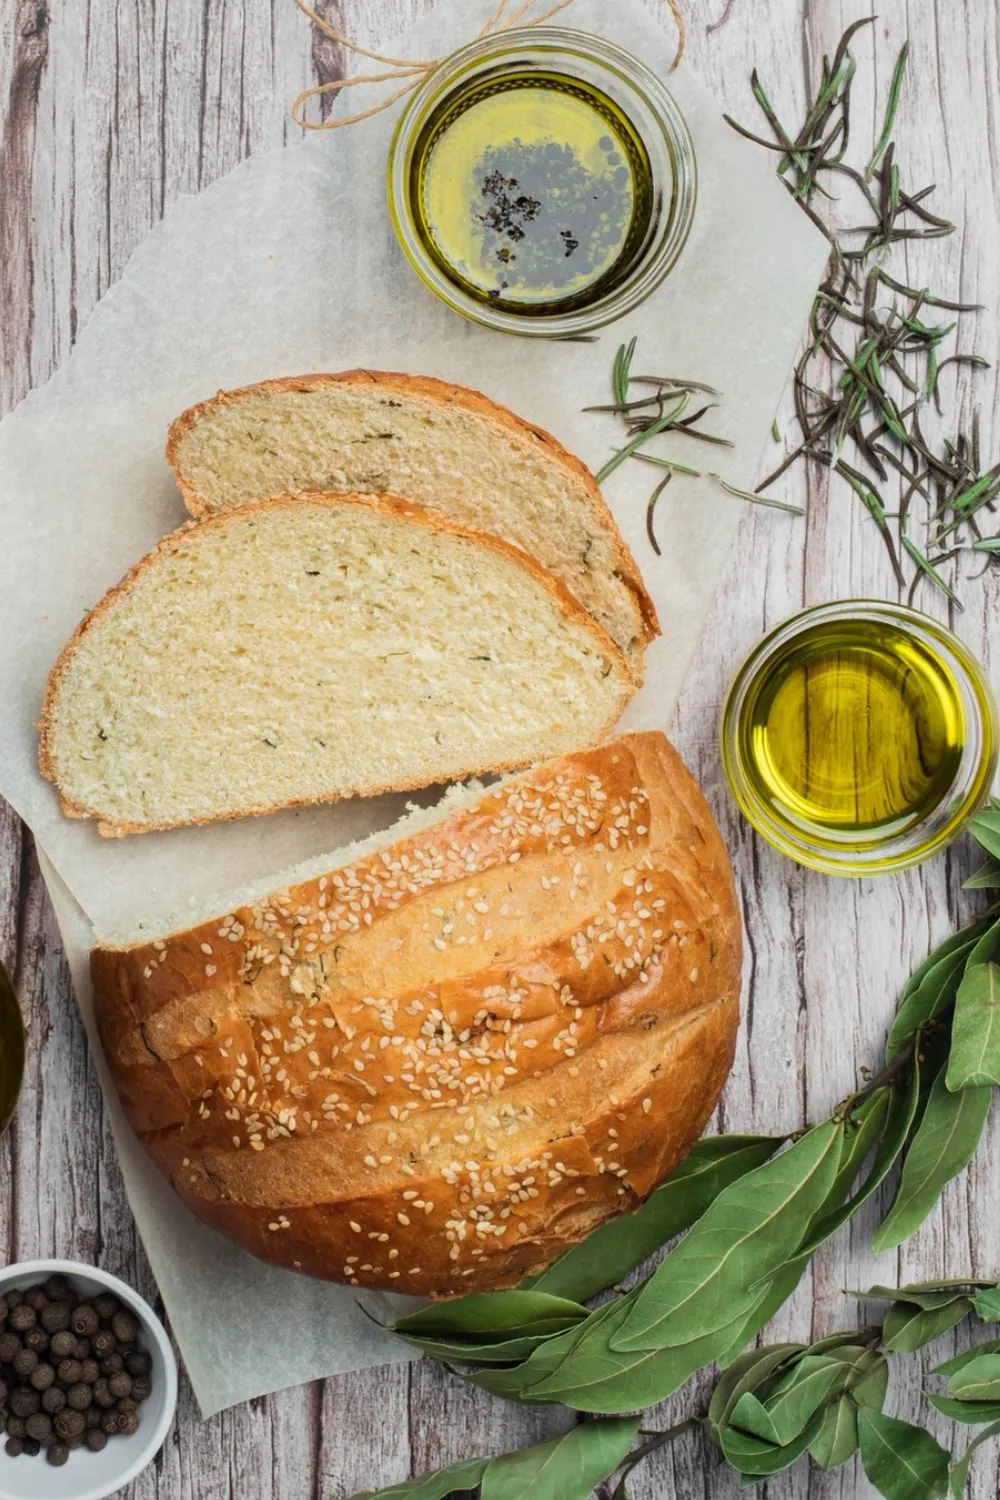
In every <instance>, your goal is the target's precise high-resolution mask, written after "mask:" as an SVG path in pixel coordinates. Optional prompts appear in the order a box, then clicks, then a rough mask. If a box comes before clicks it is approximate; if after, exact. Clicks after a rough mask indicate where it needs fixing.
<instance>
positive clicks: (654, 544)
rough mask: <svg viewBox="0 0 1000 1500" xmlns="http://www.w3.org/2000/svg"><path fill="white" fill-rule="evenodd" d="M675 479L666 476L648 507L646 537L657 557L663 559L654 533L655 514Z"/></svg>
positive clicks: (651, 497)
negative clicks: (666, 490)
mask: <svg viewBox="0 0 1000 1500" xmlns="http://www.w3.org/2000/svg"><path fill="white" fill-rule="evenodd" d="M673 477H674V476H673V474H664V476H663V478H662V479H661V480H660V482H659V484H658V485H657V486H656V489H655V490H654V491H653V493H652V494H651V495H650V497H649V504H648V505H647V506H646V535H647V536H648V537H649V544H650V546H651V547H652V549H653V551H654V552H655V553H656V555H657V557H662V556H663V553H662V552H661V551H660V544H659V542H658V541H657V540H656V535H655V533H654V531H653V514H654V512H655V510H656V502H657V500H659V498H660V496H661V495H662V494H663V491H664V490H665V489H666V487H667V485H668V484H669V483H670V481H671V480H672V479H673Z"/></svg>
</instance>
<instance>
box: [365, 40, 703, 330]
mask: <svg viewBox="0 0 1000 1500" xmlns="http://www.w3.org/2000/svg"><path fill="white" fill-rule="evenodd" d="M534 50H539V51H542V52H549V53H555V54H558V53H562V54H564V55H566V56H569V57H573V56H576V57H582V58H584V59H585V60H586V61H587V62H589V63H592V64H596V65H597V66H598V67H599V68H600V69H601V70H603V71H604V72H605V73H613V74H614V75H615V76H616V78H617V79H618V80H619V82H623V83H624V84H625V85H626V86H627V88H628V89H629V90H630V91H631V92H632V93H633V95H635V96H636V97H637V98H638V99H639V101H640V102H641V103H642V104H643V105H644V106H645V108H646V109H647V110H648V111H649V113H650V115H651V116H652V118H653V120H654V122H655V124H656V125H657V126H658V127H659V130H660V131H661V132H662V135H663V139H664V141H665V143H666V148H667V152H668V154H669V156H670V159H671V163H672V166H673V172H674V203H673V208H672V211H671V213H670V215H669V217H668V218H667V220H666V222H665V224H664V225H663V226H662V228H661V229H659V230H658V231H657V233H656V234H655V235H654V236H653V238H652V241H651V244H650V246H647V248H646V251H645V252H644V254H643V256H642V258H641V260H640V261H639V262H638V264H637V266H636V267H634V268H633V269H632V271H631V272H630V273H629V275H628V276H627V277H626V279H625V280H624V281H623V282H622V283H621V284H620V285H619V286H617V287H615V288H613V289H612V290H611V291H610V292H608V293H607V294H606V295H605V296H604V297H602V298H600V299H599V300H598V301H597V302H595V303H594V304H592V306H590V307H584V308H577V309H573V310H570V311H567V312H555V313H549V314H541V315H532V316H526V315H524V314H519V313H512V312H506V311H501V310H499V309H495V308H491V307H490V306H489V305H488V304H486V303H482V302H479V301H477V300H476V299H475V298H474V297H471V296H468V295H466V294H464V293H463V292H462V291H461V290H460V289H459V288H458V287H457V286H456V285H455V284H454V283H453V282H452V281H450V280H449V279H448V278H447V277H446V276H445V275H444V273H443V272H441V271H440V270H439V269H438V268H437V267H436V266H435V265H434V262H433V261H432V259H431V257H430V256H429V255H428V254H427V253H426V251H425V250H424V247H423V245H422V242H421V240H420V237H419V235H418V234H417V233H416V231H415V229H414V227H413V214H412V211H411V207H410V195H409V192H408V182H407V177H408V166H409V160H410V154H411V150H412V147H413V144H414V142H415V140H416V138H417V135H418V132H419V130H420V128H421V126H422V125H423V123H424V121H425V119H426V116H427V114H428V113H429V111H430V109H432V108H433V107H434V106H435V105H436V104H437V103H438V102H439V100H440V99H441V98H443V97H446V95H447V92H448V91H449V89H450V88H452V87H454V86H457V85H458V84H459V83H460V82H461V80H462V74H463V71H465V70H466V69H467V68H469V67H470V66H471V67H473V68H475V66H476V65H477V64H478V63H480V62H483V63H488V62H490V61H491V60H493V59H502V58H503V56H504V55H505V54H507V53H510V54H513V55H516V54H518V53H519V52H520V53H529V52H532V51H534ZM632 124H633V126H634V128H635V129H636V130H639V125H638V123H637V122H636V121H635V119H633V120H632ZM639 133H640V135H643V136H644V132H642V131H640V132H639ZM644 138H645V136H644ZM386 177H387V188H388V200H389V216H390V219H391V221H392V225H393V229H394V230H395V233H396V238H397V240H398V241H399V244H400V246H401V248H402V250H403V253H404V255H405V256H406V259H407V261H408V262H409V264H410V266H411V268H412V270H413V271H414V272H415V273H416V274H417V276H418V277H419V278H420V280H421V281H422V282H423V284H424V285H425V286H426V287H427V288H428V289H429V290H430V291H432V292H433V293H434V294H435V296H437V297H438V298H439V299H440V300H441V301H442V302H444V303H445V304H446V305H447V306H448V307H450V308H451V309H452V310H453V311H455V312H458V313H460V314H461V315H462V316H463V317H465V318H467V319H469V320H470V321H471V322H474V323H478V324H480V325H481V326H483V327H486V328H492V329H494V330H498V331H500V332H504V333H512V334H517V335H520V336H521V337H523V338H550V339H551V338H554V339H559V338H572V337H575V336H577V335H579V334H583V333H591V332H593V331H594V330H595V329H597V328H602V327H604V326H605V325H606V324H608V323H611V322H614V321H616V320H617V319H618V318H621V317H624V316H626V314H628V313H630V312H633V311H634V310H635V308H636V307H638V306H639V305H640V304H641V303H642V302H644V301H645V299H646V298H647V297H648V296H650V295H651V294H652V293H653V292H655V291H656V289H657V288H658V287H659V286H660V285H661V284H662V282H663V281H664V280H665V279H666V277H667V276H668V275H669V274H670V272H671V271H672V270H673V268H674V266H675V265H676V264H677V261H678V260H679V259H680V256H681V253H682V252H683V250H684V247H685V245H686V244H687V241H688V238H689V236H690V232H691V227H692V224H693V223H694V215H695V207H696V203H697V197H698V166H697V157H696V153H695V147H694V140H693V139H692V136H691V131H690V128H689V126H688V123H687V120H686V118H685V116H684V113H683V111H682V110H681V108H680V106H679V105H678V103H677V102H676V100H675V99H674V97H673V95H672V94H671V93H670V91H669V89H667V87H666V86H665V84H664V83H663V82H662V81H661V80H660V79H659V78H658V77H657V75H656V74H655V73H654V72H653V71H652V69H651V68H649V67H647V65H646V64H645V63H644V62H643V61H642V60H641V58H638V57H636V56H635V55H634V54H633V53H631V52H629V51H628V50H627V48H625V47H621V46H619V44H618V43H617V42H611V41H608V40H607V39H606V38H604V37H600V36H597V35H596V34H594V33H593V32H589V31H579V30H574V29H572V28H570V27H562V26H531V27H512V28H511V29H510V30H508V31H501V32H492V33H490V35H488V36H485V37H477V38H475V39H474V40H473V41H471V42H469V43H467V44H466V45H465V46H464V47H459V48H457V49H456V50H455V51H454V52H451V53H449V54H448V56H447V57H445V58H443V59H442V61H441V62H440V63H438V64H437V66H436V67H435V68H433V69H432V71H431V72H430V73H428V75H427V77H426V78H424V79H422V80H421V81H420V84H419V86H418V87H417V89H416V90H415V91H414V93H413V94H412V96H411V97H410V98H409V99H408V100H407V102H406V104H405V106H404V108H403V110H402V113H401V114H400V117H399V119H398V120H397V122H396V126H395V129H394V131H393V135H392V140H391V143H390V146H389V155H388V160H387V164H386Z"/></svg>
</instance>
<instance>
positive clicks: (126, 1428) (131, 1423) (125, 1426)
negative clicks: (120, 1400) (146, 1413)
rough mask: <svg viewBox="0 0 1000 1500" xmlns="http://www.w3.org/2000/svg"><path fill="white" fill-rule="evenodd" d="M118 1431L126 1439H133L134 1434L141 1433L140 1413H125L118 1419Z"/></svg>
mask: <svg viewBox="0 0 1000 1500" xmlns="http://www.w3.org/2000/svg"><path fill="white" fill-rule="evenodd" d="M118 1431H119V1432H121V1433H124V1435H125V1436H126V1437H131V1436H132V1434H133V1432H138V1431H139V1413H138V1412H134V1411H127V1412H123V1413H122V1415H121V1416H120V1417H119V1419H118Z"/></svg>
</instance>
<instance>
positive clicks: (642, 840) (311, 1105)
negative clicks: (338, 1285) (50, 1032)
mask: <svg viewBox="0 0 1000 1500" xmlns="http://www.w3.org/2000/svg"><path fill="white" fill-rule="evenodd" d="M192 920H194V921H195V922H196V924H197V925H193V926H192V925H191V923H192ZM184 928H185V929H186V930H179V931H178V930H177V929H174V930H173V931H167V932H162V929H161V934H162V935H160V936H157V935H155V934H156V929H155V928H154V929H152V930H151V932H150V933H148V934H147V935H146V937H145V939H144V941H142V942H140V943H138V944H134V945H133V944H127V945H125V946H113V945H112V944H111V943H105V944H104V945H103V946H102V947H99V948H96V949H95V950H94V951H93V953H92V954H91V972H92V974H93V979H94V1013H95V1016H96V1019H97V1024H98V1028H99V1031H100V1035H101V1040H102V1043H103V1046H104V1051H105V1054H106V1056H107V1059H108V1063H109V1065H110V1068H111V1072H112V1075H113V1077H114V1080H115V1084H116V1086H117V1089H118V1092H119V1096H120V1098H121V1102H122V1105H123V1107H124V1110H125V1114H126V1116H127V1117H128V1119H129V1122H130V1123H131V1125H132V1127H133V1129H134V1130H135V1131H136V1133H137V1135H138V1137H139V1139H140V1141H141V1142H142V1143H143V1145H144V1146H145V1147H146V1149H147V1150H148V1151H149V1153H150V1154H151V1156H152V1158H153V1160H154V1161H155V1162H156V1164H157V1165H158V1166H159V1167H160V1169H161V1170H162V1171H163V1172H164V1173H165V1175H166V1176H167V1177H168V1178H169V1180H170V1181H171V1182H172V1184H173V1186H174V1188H175V1189H176V1190H177V1192H178V1193H180V1194H181V1196H182V1197H183V1198H184V1199H185V1201H186V1202H187V1203H188V1204H189V1205H190V1207H191V1208H192V1209H193V1210H194V1212H195V1213H196V1214H198V1215H200V1217H201V1218H202V1219H204V1220H205V1222H206V1223H208V1224H210V1225H212V1227H213V1228H215V1229H217V1230H219V1231H220V1232H221V1233H223V1234H227V1235H229V1236H230V1237H231V1238H232V1239H234V1240H236V1241H237V1242H238V1243H239V1244H241V1245H243V1246H244V1247H245V1248H246V1249H248V1250H250V1251H251V1252H252V1253H253V1254H255V1255H258V1256H261V1257H262V1258H263V1259H264V1260H266V1261H270V1262H271V1263H273V1264H275V1265H279V1266H286V1267H288V1268H289V1269H294V1270H298V1271H302V1272H304V1273H306V1274H309V1275H313V1276H324V1277H329V1278H332V1279H335V1280H338V1281H347V1282H349V1283H351V1284H353V1285H355V1286H368V1287H383V1288H385V1289H387V1290H389V1291H399V1292H411V1293H414V1294H417V1295H421V1296H433V1297H447V1296H453V1295H455V1294H456V1293H460V1292H474V1291H484V1290H487V1289H488V1288H491V1287H502V1286H510V1285H513V1284H515V1283H516V1282H518V1281H520V1280H521V1279H522V1278H523V1277H525V1276H528V1275H531V1274H533V1273H535V1272H538V1271H541V1270H542V1269H543V1268H544V1267H545V1266H546V1265H547V1264H548V1263H549V1262H550V1261H551V1260H552V1259H553V1258H554V1257H555V1256H557V1255H559V1254H560V1253H561V1252H562V1251H563V1250H565V1249H566V1248H567V1247H568V1246H570V1245H572V1244H573V1243H574V1242H575V1241H577V1240H579V1239H581V1238H582V1237H583V1236H584V1235H585V1234H587V1233H589V1232H590V1231H591V1230H592V1229H594V1228H596V1226H597V1225H598V1224H600V1223H601V1222H602V1221H604V1220H606V1219H608V1218H611V1217H612V1216H613V1215H615V1214H619V1213H622V1212H624V1211H628V1210H630V1209H634V1208H635V1207H636V1206H637V1205H638V1203H639V1202H640V1201H641V1199H642V1198H644V1197H645V1196H646V1194H647V1193H649V1192H650V1191H651V1189H652V1188H653V1187H654V1186H655V1184H656V1183H657V1182H659V1181H660V1180H661V1179H662V1177H663V1176H664V1175H665V1174H666V1173H667V1172H669V1171H670V1170H671V1169H672V1168H673V1167H674V1165H675V1164H676V1163H677V1162H678V1161H679V1160H680V1158H681V1157H682V1156H684V1154H685V1153H686V1151H687V1149H688V1147H689V1146H690V1144H691V1142H692V1141H693V1140H694V1139H695V1138H696V1137H697V1136H698V1135H699V1134H700V1132H701V1131H702V1129H703V1128H704V1126H705V1124H706V1122H707V1120H708V1118H709V1116H710V1114H711V1112H712V1110H713V1108H714V1107H715V1102H716V1100H717V1098H718V1095H719V1091H720V1089H721V1088H722V1085H723V1082H724V1080H725V1077H726V1074H727V1073H728V1071H729V1067H730V1064H731V1062H732V1058H733V1050H734V1045H735V1040H736V1027H737V1020H738V997H739V990H740V913H739V907H738V905H737V901H736V893H735V890H734V887H733V878H732V874H731V871H730V868H729V861H728V859H727V857H726V851H725V848H724V846H723V843H722V840H721V838H720V837H719V833H718V830H717V829H716V827H715V824H714V823H713V821H712V815H711V813H710V811H709V809H708V807H707V806H706V804H705V801H704V798H703V797H702V796H701V793H700V792H699V790H698V788H697V786H696V785H695V782H694V781H693V779H692V777H691V776H690V774H689V773H688V772H687V771H686V770H685V768H684V766H683V764H682V763H681V761H680V759H679V758H678V756H677V755H676V753H675V752H674V751H673V750H672V749H671V747H670V745H669V744H668V743H667V741H666V739H665V738H664V736H663V735H662V734H658V733H646V734H635V735H626V736H625V737H623V738H621V739H617V740H612V741H611V742H609V743H608V744H605V745H601V746H600V747H598V748H597V749H595V750H588V751H581V752H579V753H578V754H575V755H569V756H565V757H563V758H561V759H559V760H556V761H552V762H549V763H548V764H546V765H542V766H536V767H533V768H532V769H531V770H530V771H527V772H524V773H522V774H520V775H517V776H512V777H510V778H509V779H508V780H506V781H504V782H503V783H502V784H501V785H500V786H498V787H494V788H492V789H491V790H490V791H489V792H482V791H480V793H479V795H478V796H477V797H475V798H473V799H471V800H463V801H459V802H456V801H454V800H453V799H449V800H448V802H447V803H446V804H444V805H443V806H441V807H439V808H438V809H437V812H436V814H424V815H420V821H419V822H415V821H413V820H412V819H411V820H408V821H407V822H406V823H404V824H397V825H396V827H395V828H393V829H390V830H387V832H386V833H385V834H384V835H381V836H380V837H379V839H378V842H377V845H376V846H375V847H372V846H371V845H369V846H368V847H367V848H365V849H359V848H357V847H355V848H352V849H343V850H340V851H338V852H337V853H335V854H330V855H328V856H327V858H326V860H325V862H320V861H313V862H311V867H310V868H308V870H306V869H300V870H299V871H297V872H293V873H290V874H289V875H288V876H286V877H283V878H282V879H276V880H275V881H274V882H273V883H272V884H271V887H270V889H269V890H267V891H262V890H258V891H256V892H251V891H244V892H240V893H239V894H238V895H236V896H235V897H231V898H230V900H229V903H228V904H226V903H225V901H224V900H223V901H221V902H219V903H216V904H214V905H210V906H208V908H207V909H206V910H203V912H202V913H201V915H200V916H198V917H196V918H194V919H192V918H191V917H189V918H188V919H187V921H186V922H185V924H184Z"/></svg>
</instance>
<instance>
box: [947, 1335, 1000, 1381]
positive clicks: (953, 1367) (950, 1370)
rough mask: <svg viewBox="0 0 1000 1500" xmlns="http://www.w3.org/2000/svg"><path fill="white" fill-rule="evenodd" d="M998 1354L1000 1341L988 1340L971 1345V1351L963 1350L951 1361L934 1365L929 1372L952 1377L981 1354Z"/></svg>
mask: <svg viewBox="0 0 1000 1500" xmlns="http://www.w3.org/2000/svg"><path fill="white" fill-rule="evenodd" d="M998 1353H1000V1339H990V1340H989V1341H988V1342H987V1343H985V1344H973V1346H972V1348H971V1349H965V1350H963V1352H962V1353H961V1354H956V1355H955V1356H954V1357H953V1358H952V1359H946V1360H945V1361H944V1363H943V1364H940V1365H935V1366H934V1368H933V1370H932V1371H931V1374H932V1375H954V1374H955V1373H956V1372H957V1371H958V1370H964V1369H965V1367H966V1365H968V1364H971V1363H972V1361H973V1360H974V1359H978V1358H979V1356H980V1355H981V1354H998Z"/></svg>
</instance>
